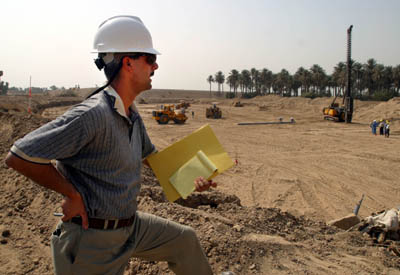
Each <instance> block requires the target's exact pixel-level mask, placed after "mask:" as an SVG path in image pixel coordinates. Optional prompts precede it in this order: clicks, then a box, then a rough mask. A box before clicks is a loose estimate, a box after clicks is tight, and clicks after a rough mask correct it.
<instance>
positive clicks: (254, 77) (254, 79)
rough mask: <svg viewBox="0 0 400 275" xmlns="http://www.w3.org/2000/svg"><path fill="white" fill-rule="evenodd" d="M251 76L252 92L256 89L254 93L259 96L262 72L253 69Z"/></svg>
mask: <svg viewBox="0 0 400 275" xmlns="http://www.w3.org/2000/svg"><path fill="white" fill-rule="evenodd" d="M250 76H251V84H252V85H251V89H252V92H253V88H254V92H255V93H256V94H257V93H258V92H259V82H260V72H259V71H258V70H257V69H256V68H252V69H251V70H250Z"/></svg>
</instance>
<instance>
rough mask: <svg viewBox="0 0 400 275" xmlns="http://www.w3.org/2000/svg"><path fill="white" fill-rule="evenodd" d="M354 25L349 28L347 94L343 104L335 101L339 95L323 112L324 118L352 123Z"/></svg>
mask: <svg viewBox="0 0 400 275" xmlns="http://www.w3.org/2000/svg"><path fill="white" fill-rule="evenodd" d="M352 28H353V25H351V26H350V27H349V28H348V29H347V70H346V72H347V83H346V94H345V96H344V97H343V103H342V106H339V103H335V101H336V98H337V95H336V96H335V98H334V99H333V101H332V103H331V105H329V107H324V108H323V109H322V113H323V114H324V119H326V120H333V121H337V122H346V123H351V119H352V117H353V105H354V99H353V97H352V96H351V65H352V64H351V63H352V61H351V30H352Z"/></svg>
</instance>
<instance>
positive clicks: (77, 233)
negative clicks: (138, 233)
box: [51, 222, 132, 275]
mask: <svg viewBox="0 0 400 275" xmlns="http://www.w3.org/2000/svg"><path fill="white" fill-rule="evenodd" d="M131 235H132V226H131V227H125V228H120V229H115V230H98V229H88V230H84V229H83V228H82V226H81V225H77V224H74V223H70V222H64V223H63V222H60V223H59V224H58V225H57V229H56V231H54V233H53V235H52V236H51V250H52V254H53V263H54V271H55V274H56V275H72V274H74V275H75V274H110V275H116V274H118V275H122V274H123V272H124V269H125V266H126V265H127V263H128V261H129V258H130V255H131V254H132V251H131V250H129V249H127V247H126V242H127V241H129V238H130V236H131Z"/></svg>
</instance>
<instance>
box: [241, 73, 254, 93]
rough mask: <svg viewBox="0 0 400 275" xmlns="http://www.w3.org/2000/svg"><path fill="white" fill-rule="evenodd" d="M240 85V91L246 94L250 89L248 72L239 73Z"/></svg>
mask: <svg viewBox="0 0 400 275" xmlns="http://www.w3.org/2000/svg"><path fill="white" fill-rule="evenodd" d="M240 75H241V78H240V79H241V85H242V91H243V92H244V93H247V91H248V90H249V89H251V76H250V71H249V70H243V71H242V72H241V73H240Z"/></svg>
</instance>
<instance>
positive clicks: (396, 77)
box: [392, 65, 400, 96]
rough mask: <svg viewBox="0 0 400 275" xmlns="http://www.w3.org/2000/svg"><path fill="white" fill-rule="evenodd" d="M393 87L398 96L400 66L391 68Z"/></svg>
mask: <svg viewBox="0 0 400 275" xmlns="http://www.w3.org/2000/svg"><path fill="white" fill-rule="evenodd" d="M392 79H393V86H394V88H395V90H396V93H397V96H399V90H400V65H397V66H396V67H394V68H393V76H392Z"/></svg>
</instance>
